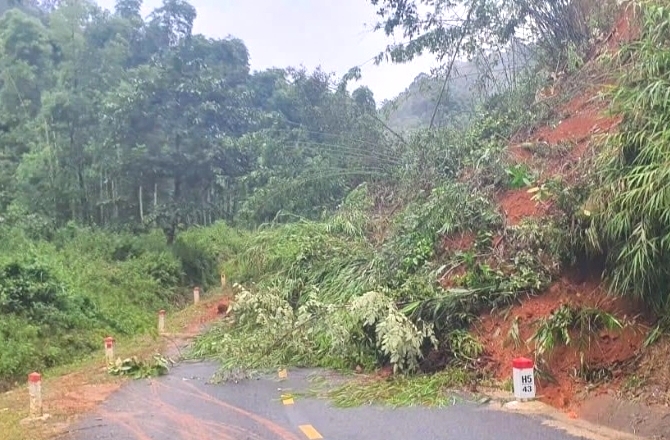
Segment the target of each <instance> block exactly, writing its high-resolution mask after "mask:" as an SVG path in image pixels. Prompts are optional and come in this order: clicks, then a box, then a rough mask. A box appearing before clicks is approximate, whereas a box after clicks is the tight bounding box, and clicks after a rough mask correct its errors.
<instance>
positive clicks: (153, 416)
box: [65, 363, 581, 440]
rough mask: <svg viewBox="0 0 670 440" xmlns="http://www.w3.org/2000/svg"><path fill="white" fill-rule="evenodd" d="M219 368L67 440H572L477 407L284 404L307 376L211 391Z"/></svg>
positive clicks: (90, 419)
mask: <svg viewBox="0 0 670 440" xmlns="http://www.w3.org/2000/svg"><path fill="white" fill-rule="evenodd" d="M215 371H216V366H215V365H213V364H207V363H183V364H180V365H178V366H176V367H175V368H173V369H172V371H171V372H170V374H169V375H168V376H165V377H162V378H159V379H157V380H140V381H134V382H132V383H129V384H127V385H126V386H125V387H123V388H122V389H121V390H120V391H119V392H117V393H116V394H114V395H113V396H112V397H111V398H110V399H109V400H108V401H107V402H105V403H104V404H102V405H101V406H100V407H99V408H98V409H96V411H95V412H93V413H91V414H89V415H88V416H86V417H85V418H83V419H82V420H81V421H80V422H79V424H78V425H77V426H75V427H73V430H72V431H71V433H70V434H69V435H68V436H66V437H65V438H66V439H69V440H103V439H109V440H112V439H113V440H149V439H151V440H154V439H159V440H191V439H192V440H215V439H216V440H229V439H230V440H233V439H234V440H256V439H258V440H261V439H262V440H315V439H321V438H323V439H327V440H358V439H360V440H407V439H431V440H432V439H458V440H486V439H496V440H519V439H524V440H525V439H528V440H531V439H542V440H575V439H578V438H581V437H574V436H571V435H569V434H567V433H566V432H564V431H562V430H558V429H554V428H551V427H549V426H547V425H545V424H543V423H542V422H543V419H542V418H541V417H539V416H528V415H521V414H513V413H507V412H501V411H495V410H491V409H488V408H486V407H483V406H478V405H475V404H472V403H458V404H456V405H454V406H450V407H447V408H440V409H429V408H420V407H413V408H402V409H392V408H386V407H371V406H366V407H359V408H352V409H340V408H334V407H332V405H331V404H330V403H329V402H328V401H326V400H321V399H311V398H303V397H300V396H299V394H298V395H297V396H296V397H295V399H294V400H293V401H290V400H286V396H285V397H284V400H282V394H285V393H287V390H290V391H289V392H291V393H297V392H299V391H300V390H306V389H308V388H309V387H310V382H309V379H308V374H309V372H308V371H304V370H297V371H290V372H289V373H288V378H287V379H285V380H283V381H280V380H279V379H278V378H277V377H276V375H275V377H264V378H261V379H252V380H245V381H242V382H240V383H238V384H234V383H228V384H221V385H212V384H208V381H209V379H210V377H211V376H212V374H213V373H214V372H215Z"/></svg>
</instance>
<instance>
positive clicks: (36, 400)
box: [19, 372, 49, 425]
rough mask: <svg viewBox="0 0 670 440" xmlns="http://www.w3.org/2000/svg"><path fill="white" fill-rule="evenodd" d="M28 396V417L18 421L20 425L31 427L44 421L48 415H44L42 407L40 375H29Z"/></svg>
mask: <svg viewBox="0 0 670 440" xmlns="http://www.w3.org/2000/svg"><path fill="white" fill-rule="evenodd" d="M28 396H29V397H30V410H29V413H28V417H26V418H25V419H22V420H21V421H19V423H20V424H21V425H32V424H34V423H35V422H39V421H44V420H46V419H48V418H49V414H44V410H43V407H42V375H41V374H40V373H37V372H35V373H30V374H29V375H28Z"/></svg>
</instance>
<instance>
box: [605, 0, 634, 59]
mask: <svg viewBox="0 0 670 440" xmlns="http://www.w3.org/2000/svg"><path fill="white" fill-rule="evenodd" d="M634 21H635V6H634V5H633V4H631V3H629V4H628V5H626V9H625V10H624V11H623V12H622V13H621V15H620V16H619V19H618V20H617V22H616V24H615V25H614V29H613V30H612V33H610V35H609V36H608V37H607V40H606V46H607V51H608V52H610V53H613V52H616V50H617V49H619V47H620V46H621V45H622V44H626V43H630V42H631V41H633V40H634V39H636V38H638V36H639V35H640V29H639V28H638V27H637V26H635V23H634Z"/></svg>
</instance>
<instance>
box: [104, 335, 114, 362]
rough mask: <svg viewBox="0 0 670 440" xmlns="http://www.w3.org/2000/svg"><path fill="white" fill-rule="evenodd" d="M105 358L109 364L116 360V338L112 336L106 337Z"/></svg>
mask: <svg viewBox="0 0 670 440" xmlns="http://www.w3.org/2000/svg"><path fill="white" fill-rule="evenodd" d="M105 359H106V360H107V363H108V364H111V363H112V362H114V338H112V337H111V336H108V337H106V338H105Z"/></svg>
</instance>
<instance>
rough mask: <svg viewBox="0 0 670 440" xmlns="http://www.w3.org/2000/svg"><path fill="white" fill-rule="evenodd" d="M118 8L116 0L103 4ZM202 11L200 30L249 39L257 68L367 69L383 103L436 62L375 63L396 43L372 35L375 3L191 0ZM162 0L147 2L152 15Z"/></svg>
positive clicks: (253, 65)
mask: <svg viewBox="0 0 670 440" xmlns="http://www.w3.org/2000/svg"><path fill="white" fill-rule="evenodd" d="M97 1H98V3H99V4H100V5H101V6H102V7H104V8H107V9H113V8H114V3H115V0H97ZM190 3H191V4H192V5H193V6H194V7H195V8H196V10H197V11H198V17H197V18H196V21H195V32H196V33H201V34H205V35H207V36H208V37H213V38H225V37H226V36H228V35H232V36H235V37H237V38H240V39H242V40H244V42H245V44H246V45H247V48H248V49H249V53H250V55H251V68H252V70H262V69H266V68H269V67H288V66H299V65H304V66H305V67H306V68H307V69H309V70H312V69H314V68H316V67H317V66H319V65H320V66H321V67H322V68H323V69H324V70H325V71H327V72H334V73H336V74H337V75H338V76H341V75H343V74H344V73H346V72H347V71H348V70H349V69H350V68H351V67H354V66H357V65H361V69H362V73H363V78H362V80H361V81H360V82H359V83H356V84H354V85H358V84H364V85H367V86H368V87H370V89H372V91H373V92H374V94H375V99H376V100H377V103H378V104H379V103H381V102H382V100H384V99H391V98H393V97H394V96H396V95H397V94H398V93H400V92H402V91H403V90H404V89H405V88H406V87H407V86H408V85H409V84H410V83H411V82H412V80H413V79H414V77H416V76H417V75H418V74H419V73H421V72H426V73H428V71H429V70H430V67H431V66H433V65H434V64H435V62H434V60H433V59H432V58H431V57H430V56H426V57H424V58H422V59H420V60H415V61H413V62H412V63H410V64H402V65H394V64H391V63H386V62H384V63H382V64H381V65H379V66H376V65H375V64H374V62H372V61H371V60H370V59H371V58H372V57H373V56H375V55H377V54H378V53H379V52H380V51H381V50H382V49H383V48H384V47H385V46H386V44H388V43H389V42H390V41H391V40H389V39H388V38H387V37H386V36H385V35H384V33H383V32H381V31H378V32H372V28H373V26H374V24H375V23H376V21H377V16H376V14H375V8H374V7H373V6H372V5H370V1H369V0H190ZM161 4H162V0H144V6H143V10H142V12H143V14H144V15H145V16H146V15H148V14H149V13H150V12H151V11H152V10H153V9H154V8H156V7H158V6H160V5H161Z"/></svg>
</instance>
